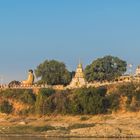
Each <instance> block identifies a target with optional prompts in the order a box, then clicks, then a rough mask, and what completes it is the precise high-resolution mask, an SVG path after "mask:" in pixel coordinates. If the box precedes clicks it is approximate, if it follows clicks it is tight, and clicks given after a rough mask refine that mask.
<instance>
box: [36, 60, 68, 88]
mask: <svg viewBox="0 0 140 140" xmlns="http://www.w3.org/2000/svg"><path fill="white" fill-rule="evenodd" d="M35 74H36V77H38V78H39V77H40V78H41V81H42V83H47V84H49V85H61V84H63V85H67V84H68V83H69V82H70V81H71V74H70V72H69V71H68V70H67V69H66V66H65V64H64V63H62V62H58V61H56V60H50V61H48V60H46V61H44V62H43V63H42V64H40V65H39V66H38V67H37V68H36V70H35Z"/></svg>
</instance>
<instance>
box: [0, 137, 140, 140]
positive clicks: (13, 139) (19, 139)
mask: <svg viewBox="0 0 140 140" xmlns="http://www.w3.org/2000/svg"><path fill="white" fill-rule="evenodd" d="M0 140H118V138H116V139H115V138H110V139H109V138H103V139H101V138H44V137H8V136H7V137H0ZM120 140H139V139H133V138H132V139H120Z"/></svg>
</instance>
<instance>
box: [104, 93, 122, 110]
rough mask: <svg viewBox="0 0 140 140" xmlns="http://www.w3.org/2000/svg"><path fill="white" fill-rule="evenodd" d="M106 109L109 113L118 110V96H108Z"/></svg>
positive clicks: (114, 94)
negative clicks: (107, 108)
mask: <svg viewBox="0 0 140 140" xmlns="http://www.w3.org/2000/svg"><path fill="white" fill-rule="evenodd" d="M107 98H108V103H109V104H108V107H109V112H112V111H117V110H118V109H119V105H120V96H119V95H118V94H116V93H111V94H110V95H108V97H107Z"/></svg>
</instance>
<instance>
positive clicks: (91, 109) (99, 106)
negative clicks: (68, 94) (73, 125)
mask: <svg viewBox="0 0 140 140" xmlns="http://www.w3.org/2000/svg"><path fill="white" fill-rule="evenodd" d="M99 91H102V92H99ZM105 95H106V90H105V89H104V90H103V89H102V90H101V89H100V88H98V89H96V88H82V89H78V90H76V91H75V96H74V100H73V101H72V108H71V109H72V112H73V113H74V114H100V113H106V112H107V103H106V102H107V99H106V97H105Z"/></svg>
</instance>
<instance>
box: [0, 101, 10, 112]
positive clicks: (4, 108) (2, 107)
mask: <svg viewBox="0 0 140 140" xmlns="http://www.w3.org/2000/svg"><path fill="white" fill-rule="evenodd" d="M12 111H13V106H12V104H10V103H9V102H8V101H5V100H4V101H2V103H1V105H0V112H1V113H6V114H10V113H12Z"/></svg>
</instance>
